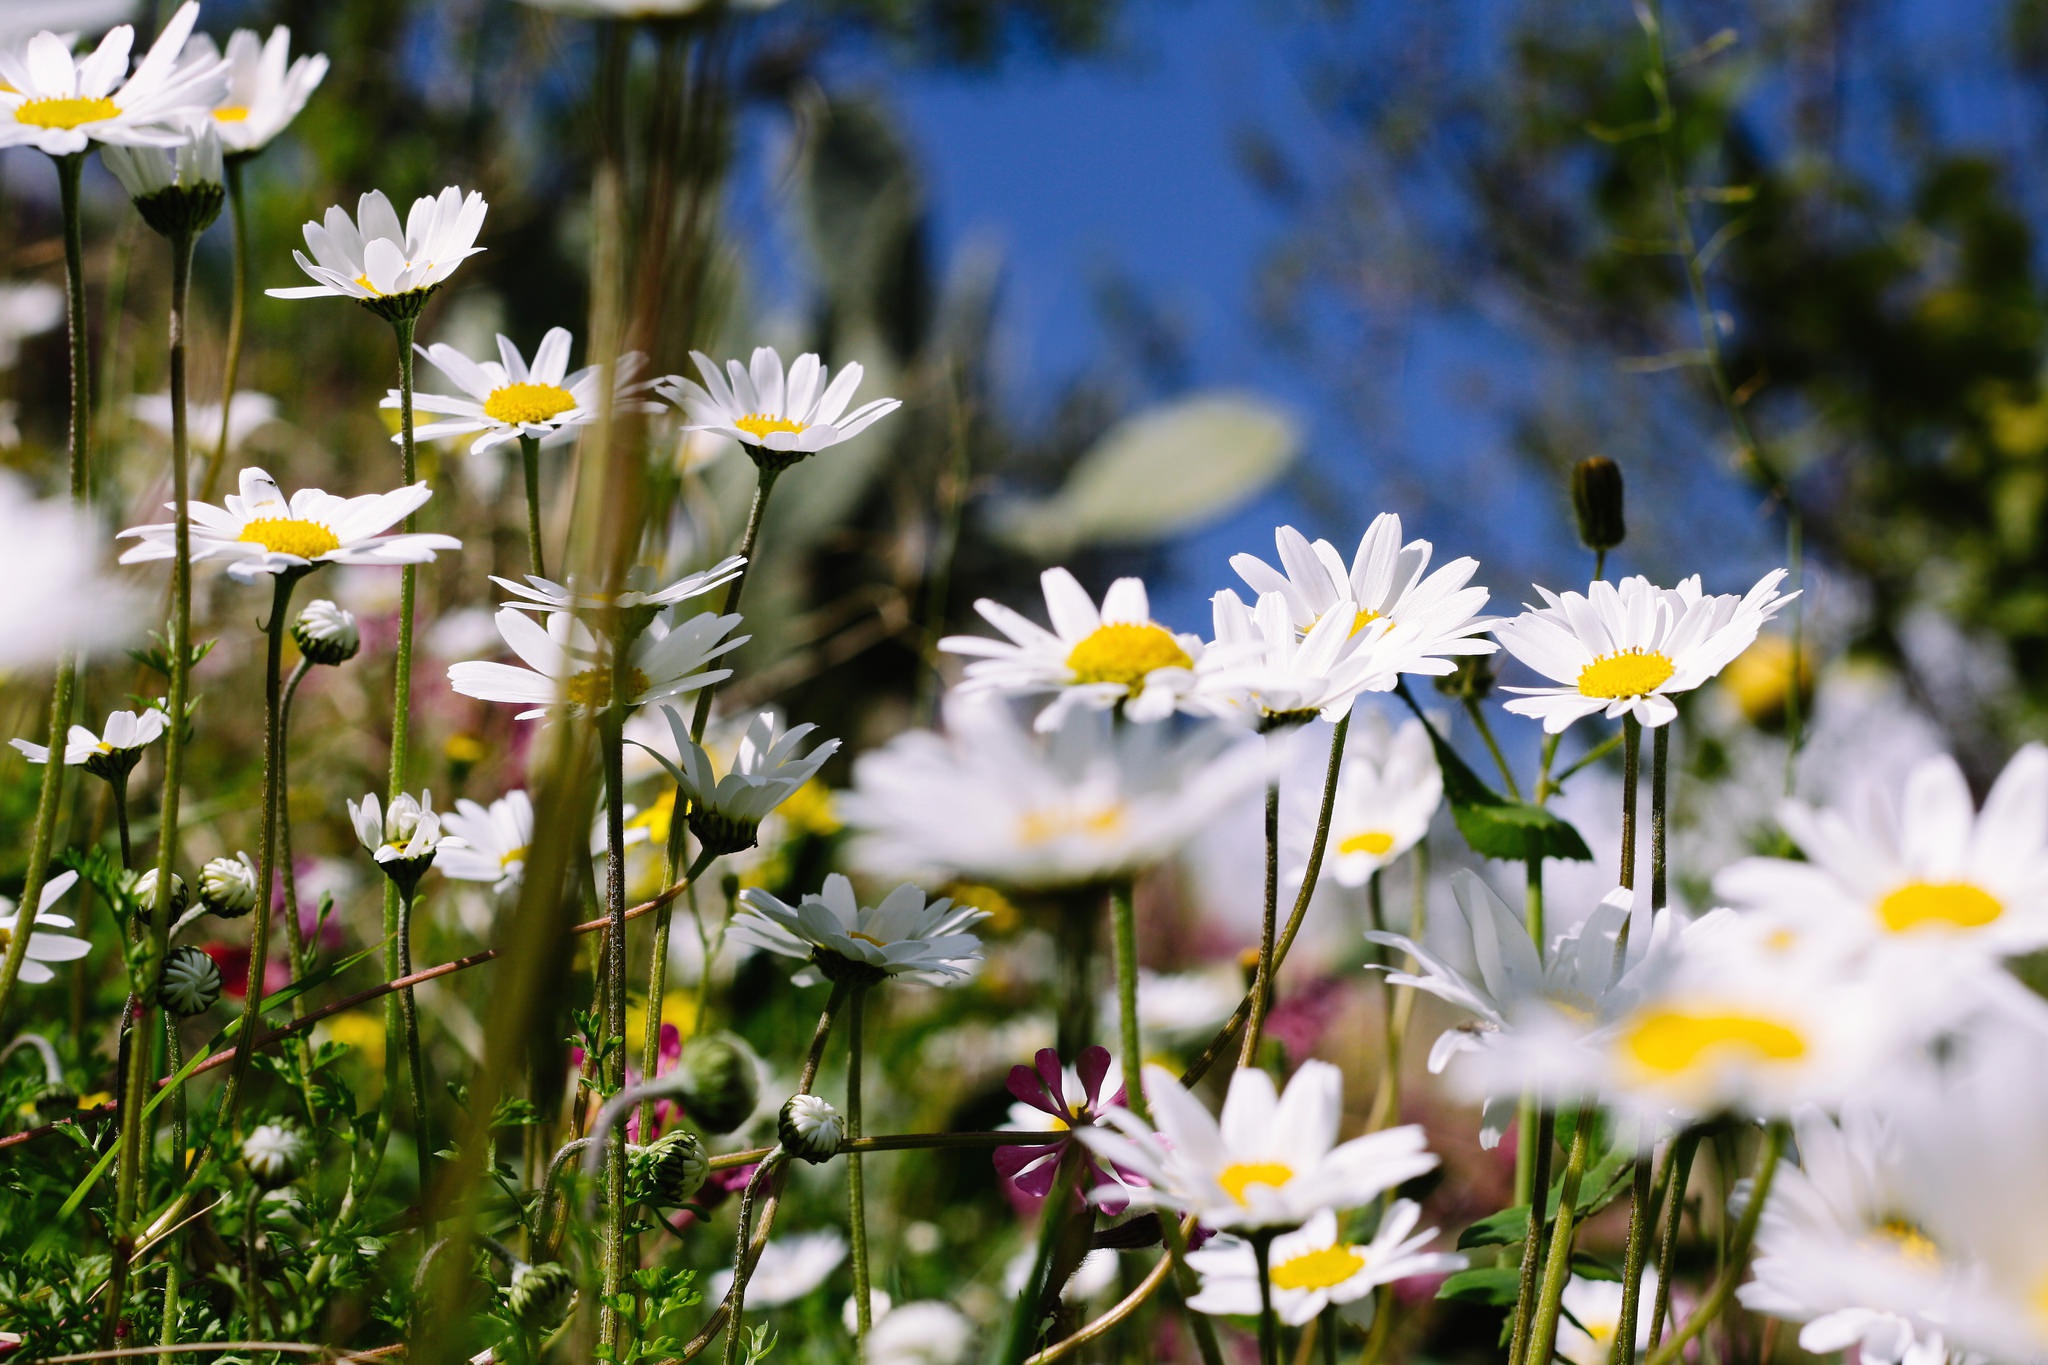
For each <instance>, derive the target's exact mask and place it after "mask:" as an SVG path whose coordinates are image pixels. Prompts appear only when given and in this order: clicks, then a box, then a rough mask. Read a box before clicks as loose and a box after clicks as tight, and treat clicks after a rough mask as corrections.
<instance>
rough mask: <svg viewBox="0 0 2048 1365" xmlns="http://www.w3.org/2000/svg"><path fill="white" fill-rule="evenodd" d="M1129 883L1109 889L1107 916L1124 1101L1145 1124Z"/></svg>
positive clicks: (1142, 1051)
mask: <svg viewBox="0 0 2048 1365" xmlns="http://www.w3.org/2000/svg"><path fill="white" fill-rule="evenodd" d="M1132 890H1133V888H1132V886H1131V883H1130V882H1129V881H1121V882H1118V883H1117V884H1116V885H1115V886H1113V887H1111V888H1110V892H1109V909H1110V915H1111V917H1112V918H1113V919H1114V921H1115V924H1116V1010H1117V1036H1118V1044H1119V1046H1120V1047H1121V1048H1122V1049H1123V1069H1124V1102H1125V1104H1126V1105H1127V1106H1128V1107H1129V1108H1130V1111H1131V1112H1132V1113H1133V1114H1136V1115H1137V1116H1138V1117H1139V1118H1140V1119H1143V1120H1144V1121H1145V1122H1146V1123H1150V1122H1151V1121H1152V1111H1151V1109H1150V1107H1149V1106H1147V1105H1146V1103H1145V1083H1144V1068H1145V1045H1144V1030H1143V1029H1142V1028H1141V1027H1140V1026H1139V1022H1138V911H1137V905H1136V902H1135V898H1134V896H1133V894H1132Z"/></svg>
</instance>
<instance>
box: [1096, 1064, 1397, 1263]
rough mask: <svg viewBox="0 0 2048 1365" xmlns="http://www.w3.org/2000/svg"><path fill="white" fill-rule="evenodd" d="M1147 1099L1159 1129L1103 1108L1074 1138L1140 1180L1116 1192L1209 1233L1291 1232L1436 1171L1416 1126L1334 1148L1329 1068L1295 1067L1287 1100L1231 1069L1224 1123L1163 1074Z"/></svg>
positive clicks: (1335, 1093) (1338, 1100)
mask: <svg viewBox="0 0 2048 1365" xmlns="http://www.w3.org/2000/svg"><path fill="white" fill-rule="evenodd" d="M1145 1098H1146V1100H1147V1101H1148V1102H1149V1103H1150V1104H1151V1106H1152V1109H1153V1111H1154V1112H1155V1113H1156V1114H1157V1115H1158V1119H1159V1129H1158V1131H1157V1132H1154V1131H1153V1130H1152V1129H1150V1128H1148V1127H1146V1126H1145V1124H1144V1123H1143V1122H1142V1121H1141V1120H1139V1119H1138V1117H1137V1116H1136V1115H1134V1114H1131V1113H1129V1112H1128V1111H1124V1110H1116V1109H1110V1110H1106V1111H1105V1112H1103V1113H1102V1114H1100V1115H1098V1116H1097V1119H1098V1121H1097V1122H1096V1123H1094V1124H1091V1125H1089V1126H1088V1127H1086V1128H1083V1129H1080V1130H1079V1137H1080V1139H1081V1141H1082V1142H1084V1143H1086V1144H1087V1145H1088V1147H1089V1148H1090V1149H1092V1150H1093V1151H1094V1152H1095V1153H1096V1155H1098V1156H1102V1157H1106V1158H1108V1159H1109V1160H1111V1161H1113V1162H1115V1163H1116V1164H1117V1165H1118V1166H1119V1167H1120V1168H1122V1169H1123V1170H1126V1171H1130V1172H1133V1173H1135V1174H1136V1175H1138V1176H1141V1177H1143V1178H1144V1179H1145V1180H1146V1181H1147V1182H1148V1184H1147V1185H1145V1186H1134V1187H1131V1188H1129V1189H1127V1190H1125V1191H1123V1192H1122V1193H1123V1194H1126V1195H1127V1196H1128V1197H1129V1199H1130V1202H1131V1203H1132V1204H1136V1205H1148V1206H1151V1207H1154V1208H1161V1209H1175V1210H1178V1211H1180V1212H1183V1213H1192V1214H1194V1215H1195V1216H1196V1217H1197V1218H1198V1219H1199V1220H1200V1221H1201V1223H1202V1224H1203V1226H1205V1227H1211V1228H1218V1229H1224V1228H1231V1229H1247V1230H1256V1229H1267V1228H1291V1227H1297V1226H1299V1225H1301V1224H1302V1223H1305V1222H1307V1221H1308V1219H1309V1218H1311V1217H1313V1216H1314V1215H1315V1214H1316V1213H1318V1212H1320V1211H1322V1210H1325V1209H1333V1210H1336V1209H1355V1208H1362V1207H1364V1206H1365V1205H1367V1204H1369V1203H1371V1202H1372V1201H1373V1200H1374V1199H1376V1198H1378V1197H1379V1196H1380V1195H1381V1194H1384V1193H1385V1192H1386V1191H1388V1190H1391V1189H1393V1188H1394V1187H1395V1186H1396V1185H1399V1184H1401V1183H1402V1182H1403V1181H1406V1180H1412V1179H1413V1178H1414V1177H1416V1176H1418V1175H1421V1174H1422V1173H1423V1172H1424V1171H1427V1170H1430V1169H1432V1168H1434V1167H1435V1165H1436V1164H1437V1159H1436V1157H1435V1156H1434V1155H1433V1154H1432V1153H1430V1152H1429V1151H1428V1150H1427V1149H1426V1147H1425V1145H1424V1138H1423V1134H1422V1129H1421V1128H1420V1127H1419V1126H1418V1125H1415V1124H1409V1125H1407V1126H1405V1127H1401V1128H1389V1129H1387V1130H1385V1131H1383V1132H1378V1133H1371V1134H1368V1135H1367V1136H1365V1137H1360V1138H1353V1139H1352V1140H1351V1141H1349V1142H1345V1143H1339V1142H1338V1141H1337V1127H1338V1124H1339V1122H1340V1121H1341V1120H1342V1119H1343V1116H1344V1077H1343V1073H1342V1072H1340V1071H1338V1070H1337V1068H1336V1067H1334V1066H1332V1065H1330V1064H1329V1063H1328V1062H1320V1061H1307V1062H1303V1063H1302V1064H1301V1069H1300V1070H1299V1071H1297V1072H1295V1073H1294V1076H1293V1077H1292V1078H1291V1079H1290V1080H1289V1081H1288V1083H1287V1089H1286V1091H1285V1093H1284V1094H1283V1093H1280V1092H1277V1091H1276V1090H1275V1089H1274V1086H1273V1078H1272V1077H1270V1076H1268V1075H1267V1074H1266V1073H1265V1072H1264V1071H1261V1070H1258V1069H1257V1068H1255V1067H1241V1068H1239V1069H1238V1070H1237V1071H1236V1072H1234V1073H1232V1075H1231V1077H1230V1092H1229V1094H1228V1095H1226V1096H1225V1097H1224V1100H1223V1115H1222V1120H1221V1122H1220V1124H1219V1122H1218V1120H1216V1119H1214V1118H1211V1117H1210V1116H1209V1111H1208V1110H1206V1109H1204V1108H1203V1107H1202V1105H1201V1102H1200V1101H1199V1100H1197V1099H1196V1098H1195V1097H1194V1096H1193V1095H1191V1094H1189V1093H1188V1091H1187V1090H1186V1089H1185V1088H1183V1087H1182V1086H1181V1084H1180V1081H1179V1080H1178V1079H1177V1078H1176V1077H1175V1076H1174V1074H1173V1073H1172V1072H1170V1071H1168V1070H1166V1069H1165V1068H1164V1067H1157V1066H1148V1067H1146V1068H1145Z"/></svg>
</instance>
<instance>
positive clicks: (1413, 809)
mask: <svg viewBox="0 0 2048 1365" xmlns="http://www.w3.org/2000/svg"><path fill="white" fill-rule="evenodd" d="M1443 799H1444V777H1443V772H1442V770H1441V769H1439V768H1438V767H1437V764H1436V751H1435V749H1434V748H1432V747H1431V745H1430V742H1429V731H1428V730H1426V729H1424V728H1423V725H1422V722H1421V721H1419V720H1415V719H1412V718H1411V719H1409V720H1405V721H1403V722H1401V725H1400V728H1399V729H1394V728H1392V727H1390V726H1388V724H1387V720H1386V717H1385V716H1383V715H1381V714H1380V713H1379V712H1377V711H1373V712H1370V713H1369V714H1367V715H1364V716H1355V717H1353V718H1352V722H1351V733H1350V735H1349V736H1348V737H1347V739H1346V741H1345V744H1344V764H1343V767H1342V768H1340V769H1339V770H1338V775H1337V800H1336V804H1335V805H1334V806H1333V807H1332V808H1331V811H1330V839H1329V846H1328V847H1329V854H1328V856H1329V870H1330V875H1331V876H1333V877H1335V878H1336V879H1337V881H1338V882H1339V883H1340V884H1342V885H1344V886H1364V885H1365V884H1366V882H1368V881H1370V880H1371V879H1372V874H1373V873H1375V872H1377V871H1379V870H1380V869H1381V868H1383V867H1386V866H1387V865H1389V864H1390V863H1392V862H1393V861H1394V860H1395V859H1397V858H1399V857H1400V856H1401V855H1402V854H1404V853H1406V852H1407V851H1408V850H1409V849H1411V848H1413V847H1415V845H1417V844H1419V843H1421V842H1422V840H1423V837H1424V836H1425V835H1427V834H1428V833H1429V822H1430V820H1431V818H1432V817H1434V816H1435V814H1436V810H1437V807H1438V806H1440V805H1442V804H1443ZM1306 835H1307V831H1302V836H1303V841H1304V842H1305V839H1306ZM1301 856H1302V858H1303V859H1304V860H1306V857H1307V853H1306V849H1303V850H1302V852H1301ZM1301 875H1302V873H1301V870H1300V869H1297V870H1296V872H1295V880H1296V881H1297V882H1299V880H1300V878H1301Z"/></svg>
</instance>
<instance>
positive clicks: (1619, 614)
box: [1493, 569, 1798, 735]
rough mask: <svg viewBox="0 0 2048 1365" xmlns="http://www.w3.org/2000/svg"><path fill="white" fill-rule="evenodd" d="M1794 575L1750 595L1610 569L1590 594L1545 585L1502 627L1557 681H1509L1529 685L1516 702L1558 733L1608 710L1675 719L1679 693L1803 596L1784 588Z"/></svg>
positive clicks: (1518, 710)
mask: <svg viewBox="0 0 2048 1365" xmlns="http://www.w3.org/2000/svg"><path fill="white" fill-rule="evenodd" d="M1784 577H1785V571H1784V570H1783V569H1773V570H1772V571H1771V572H1769V573H1767V574H1765V575H1764V576H1763V578H1762V579H1760V580H1759V581H1758V582H1757V585H1756V586H1755V587H1753V588H1751V589H1750V590H1749V592H1748V593H1747V594H1746V595H1745V596H1742V597H1736V596H1734V595H1733V594H1722V595H1719V596H1709V595H1707V594H1705V593H1703V592H1702V591H1701V590H1700V580H1699V576H1698V575H1697V574H1695V575H1693V576H1692V577H1691V578H1688V579H1686V580H1685V581H1684V582H1683V583H1681V584H1679V585H1678V586H1677V587H1676V588H1659V587H1657V586H1656V585H1655V584H1653V583H1651V582H1650V580H1649V579H1647V578H1643V577H1641V576H1640V575H1638V576H1636V577H1633V578H1624V579H1622V580H1621V583H1620V585H1619V586H1617V585H1615V584H1612V583H1609V582H1607V581H1605V580H1604V579H1603V580H1601V581H1599V582H1596V583H1594V584H1593V585H1592V586H1591V587H1590V588H1589V589H1587V591H1586V592H1585V593H1583V594H1581V593H1576V592H1568V593H1565V594H1563V595H1562V596H1560V595H1559V594H1557V593H1554V592H1551V591H1550V590H1549V589H1547V588H1538V589H1537V590H1536V591H1537V592H1538V593H1539V594H1541V595H1542V597H1543V602H1544V605H1543V606H1541V607H1531V608H1529V609H1528V610H1526V611H1524V612H1523V613H1522V614H1521V615H1520V616H1517V617H1515V618H1513V619H1512V620H1507V621H1502V622H1499V623H1498V624H1496V625H1495V626H1494V627H1493V633H1494V635H1495V636H1496V637H1497V638H1498V639H1499V640H1500V642H1501V645H1502V646H1503V647H1504V648H1505V649H1506V650H1507V651H1508V653H1510V654H1512V655H1514V656H1515V657H1516V658H1517V659H1519V660H1521V661H1522V662H1523V663H1525V664H1527V665H1528V666H1529V667H1531V668H1533V669H1535V670H1536V671H1537V672H1538V673H1541V674H1543V675H1544V676H1545V677H1547V678H1551V679H1553V680H1554V681H1555V685H1553V686H1549V687H1510V688H1506V689H1504V690H1505V691H1508V692H1516V693H1522V694H1524V695H1521V696H1518V697H1516V699H1515V700H1513V701H1511V702H1509V703H1508V704H1507V709H1508V710H1509V711H1512V712H1513V713H1514V714H1516V715H1518V716H1533V717H1535V718H1536V719H1538V720H1541V721H1542V722H1543V729H1544V732H1545V733H1546V734H1553V735H1554V734H1558V733H1560V732H1562V731H1563V730H1564V729H1565V727H1566V726H1568V725H1570V724H1571V723H1572V722H1573V721H1575V720H1579V719H1581V718H1583V717H1585V716H1591V715H1598V714H1602V713H1604V714H1605V715H1606V717H1607V718H1608V719H1609V720H1619V719H1620V718H1621V717H1623V716H1634V717H1635V718H1636V719H1637V720H1638V721H1640V722H1642V723H1643V724H1644V725H1647V726H1657V725H1668V724H1670V723H1671V721H1672V720H1673V719H1674V718H1676V717H1677V715H1678V707H1677V705H1676V704H1675V703H1674V702H1673V701H1672V700H1671V698H1672V696H1673V695H1674V694H1676V693H1679V692H1690V691H1691V690H1692V689H1694V688H1696V687H1698V686H1699V685H1700V684H1701V683H1703V682H1705V681H1707V680H1708V679H1709V678H1711V677H1713V676H1714V675H1715V674H1716V673H1719V672H1720V671H1721V670H1722V669H1724V668H1726V667H1727V666H1728V664H1729V663H1730V662H1731V661H1732V660H1733V659H1734V658H1735V656H1736V655H1738V654H1740V653H1742V651H1743V650H1745V649H1748V648H1749V646H1750V645H1751V643H1752V642H1754V641H1755V639H1756V635H1757V631H1758V630H1759V629H1761V628H1762V626H1763V624H1764V622H1766V621H1768V620H1770V619H1771V618H1772V617H1773V616H1776V615H1777V614H1778V613H1779V612H1780V611H1781V610H1783V609H1784V606H1785V604H1786V603H1787V602H1790V601H1791V600H1792V599H1793V598H1794V597H1796V596H1798V594H1797V593H1791V594H1783V593H1780V592H1779V591H1778V584H1779V583H1780V582H1782V581H1783V580H1784Z"/></svg>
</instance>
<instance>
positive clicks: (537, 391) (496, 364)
mask: <svg viewBox="0 0 2048 1365" xmlns="http://www.w3.org/2000/svg"><path fill="white" fill-rule="evenodd" d="M569 346H570V337H569V331H568V329H567V328H565V327H551V328H549V329H548V332H547V335H545V336H543V337H542V338H541V339H540V349H539V350H537V351H535V352H534V353H533V364H532V365H531V366H529V365H528V364H527V363H526V359H525V357H523V356H521V355H520V354H519V348H518V347H517V346H515V345H513V344H512V338H510V337H508V336H506V335H505V334H504V333H503V332H500V333H499V334H498V358H497V359H496V360H471V359H470V358H469V357H468V356H466V355H464V354H463V353H462V352H460V351H458V350H456V349H455V348H454V347H453V346H450V345H449V344H448V343H447V342H445V341H437V342H435V343H434V344H433V345H432V346H415V347H413V349H414V350H416V351H418V352H419V353H420V354H421V355H423V356H425V357H426V359H427V361H428V363H429V364H431V365H432V366H433V367H434V368H435V369H437V370H439V371H440V372H441V373H442V374H445V375H447V376H448V378H449V379H451V380H453V381H454V383H455V387H457V388H458V389H461V390H462V394H463V396H460V397H457V396H454V395H450V394H441V393H418V392H416V393H414V394H413V396H412V405H413V410H414V411H415V412H424V413H428V414H431V415H434V416H437V417H439V418H441V419H442V420H440V421H438V422H428V423H427V424H426V425H424V426H420V427H416V428H415V429H414V431H413V435H414V436H415V437H417V438H418V439H420V440H422V441H431V440H438V439H441V438H445V437H454V436H468V435H471V434H475V436H476V440H474V441H472V442H470V446H469V449H470V452H471V453H472V454H482V453H483V452H484V451H486V450H489V449H491V448H492V447H493V446H496V445H501V444H503V443H504V442H506V441H516V440H518V439H519V438H520V437H522V436H530V437H532V438H533V439H534V440H537V441H539V442H540V443H541V444H542V445H543V446H553V445H560V444H562V443H563V442H564V441H569V440H573V439H574V438H575V436H576V433H577V431H578V430H579V429H581V428H583V427H586V426H588V425H590V424H591V423H592V422H595V421H596V420H597V419H598V418H599V417H600V416H601V415H602V414H603V412H604V390H603V388H602V384H603V381H604V367H603V366H601V365H585V366H584V367H583V368H582V369H580V370H578V371H576V372H575V373H574V374H571V373H569ZM646 363H647V357H646V356H644V355H642V354H640V352H638V351H628V352H626V353H625V354H624V355H622V356H620V357H619V358H618V360H617V362H616V363H615V364H614V365H613V367H612V410H613V411H614V412H618V413H629V412H643V413H644V412H660V411H661V404H659V403H653V402H649V401H647V400H646V399H645V398H643V397H641V395H642V394H644V393H646V392H647V390H649V389H651V388H652V387H654V381H652V380H644V379H636V378H635V376H637V375H638V374H639V373H640V370H641V368H642V367H643V366H645V365H646ZM403 401H404V398H403V395H401V394H400V393H399V391H398V390H397V389H392V390H391V391H390V392H388V393H386V394H385V395H384V402H383V403H382V405H381V406H383V407H387V408H393V409H395V408H397V407H399V406H400V405H401V404H402V403H403ZM402 436H403V433H397V434H394V435H393V436H392V438H391V439H392V440H393V441H397V440H399V439H401V438H402Z"/></svg>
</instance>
